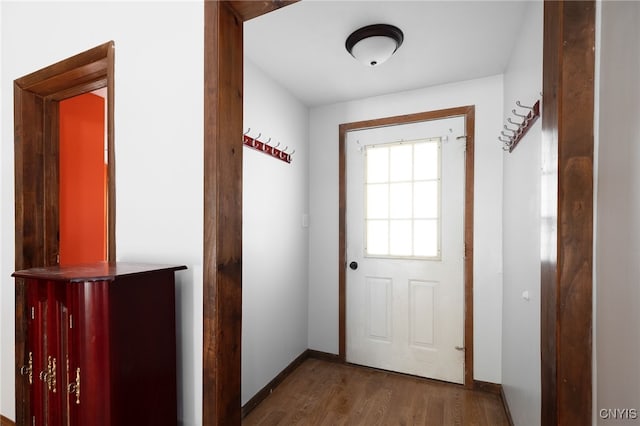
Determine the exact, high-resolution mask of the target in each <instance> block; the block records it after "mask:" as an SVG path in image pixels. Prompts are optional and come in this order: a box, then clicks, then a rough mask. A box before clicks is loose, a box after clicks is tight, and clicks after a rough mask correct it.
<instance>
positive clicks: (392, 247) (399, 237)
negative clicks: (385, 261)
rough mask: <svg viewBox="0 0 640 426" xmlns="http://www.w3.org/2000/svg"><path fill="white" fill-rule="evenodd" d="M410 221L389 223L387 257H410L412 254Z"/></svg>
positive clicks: (392, 221)
mask: <svg viewBox="0 0 640 426" xmlns="http://www.w3.org/2000/svg"><path fill="white" fill-rule="evenodd" d="M412 240H413V236H412V235H411V220H391V221H389V255H391V256H411V255H412V254H413V247H412V242H413V241H412Z"/></svg>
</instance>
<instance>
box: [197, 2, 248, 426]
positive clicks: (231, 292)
mask: <svg viewBox="0 0 640 426" xmlns="http://www.w3.org/2000/svg"><path fill="white" fill-rule="evenodd" d="M204 11H205V32H204V33H205V64H204V72H205V88H204V89H205V92H204V170H205V172H204V247H203V262H204V271H203V285H204V312H203V315H204V318H203V320H204V326H203V329H204V336H203V360H202V361H203V368H204V371H203V395H202V397H203V401H202V405H203V408H202V409H203V416H202V421H203V424H204V425H207V426H208V425H222V424H225V425H236V424H237V425H239V424H240V421H241V419H240V415H241V399H240V398H241V397H240V383H241V381H240V362H241V360H240V355H241V351H240V344H241V331H242V140H241V137H242V83H243V82H242V75H243V72H242V67H243V49H242V20H241V19H240V18H239V17H238V16H237V15H236V14H235V12H234V10H233V9H232V7H231V6H230V5H229V4H228V3H227V2H216V1H207V2H205V5H204Z"/></svg>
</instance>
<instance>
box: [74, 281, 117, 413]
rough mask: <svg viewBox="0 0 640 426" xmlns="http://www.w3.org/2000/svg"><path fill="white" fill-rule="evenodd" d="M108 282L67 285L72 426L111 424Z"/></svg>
mask: <svg viewBox="0 0 640 426" xmlns="http://www.w3.org/2000/svg"><path fill="white" fill-rule="evenodd" d="M108 283H109V282H108V281H87V282H80V283H70V284H69V285H68V287H67V294H66V298H67V301H68V306H69V313H70V317H69V318H70V328H69V330H68V331H69V333H68V343H67V347H68V369H67V371H68V376H67V377H68V379H67V380H68V389H69V394H68V395H69V401H68V412H69V420H68V422H69V423H68V424H69V425H70V426H86V425H92V426H107V425H110V424H111V412H110V408H111V386H110V385H111V384H110V375H109V374H110V365H109V362H110V346H109V293H108V291H109V287H108Z"/></svg>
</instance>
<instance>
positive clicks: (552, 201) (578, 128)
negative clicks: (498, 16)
mask: <svg viewBox="0 0 640 426" xmlns="http://www.w3.org/2000/svg"><path fill="white" fill-rule="evenodd" d="M594 49H595V2H593V1H575V2H574V1H545V10H544V58H543V60H544V62H543V111H542V134H543V141H542V167H543V170H542V218H541V219H542V222H541V249H542V250H541V261H542V266H541V268H542V270H541V272H542V277H541V280H542V282H541V318H540V319H541V324H540V325H541V357H542V358H541V360H542V365H541V375H542V377H541V384H542V407H541V409H542V413H541V414H542V424H543V425H560V424H563V425H564V424H591V416H592V413H591V406H592V395H591V386H592V383H591V382H592V372H591V362H592V281H593V280H592V264H593V255H592V253H593V140H594V136H593V108H594V98H593V97H594V72H595V70H594V66H595V54H594Z"/></svg>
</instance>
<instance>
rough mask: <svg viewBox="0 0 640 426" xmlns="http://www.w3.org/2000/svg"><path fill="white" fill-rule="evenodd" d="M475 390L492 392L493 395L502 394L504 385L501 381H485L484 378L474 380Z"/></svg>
mask: <svg viewBox="0 0 640 426" xmlns="http://www.w3.org/2000/svg"><path fill="white" fill-rule="evenodd" d="M473 390H477V391H480V392H485V393H490V394H493V395H500V393H501V392H502V385H501V384H500V383H491V382H483V381H482V380H474V381H473Z"/></svg>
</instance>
